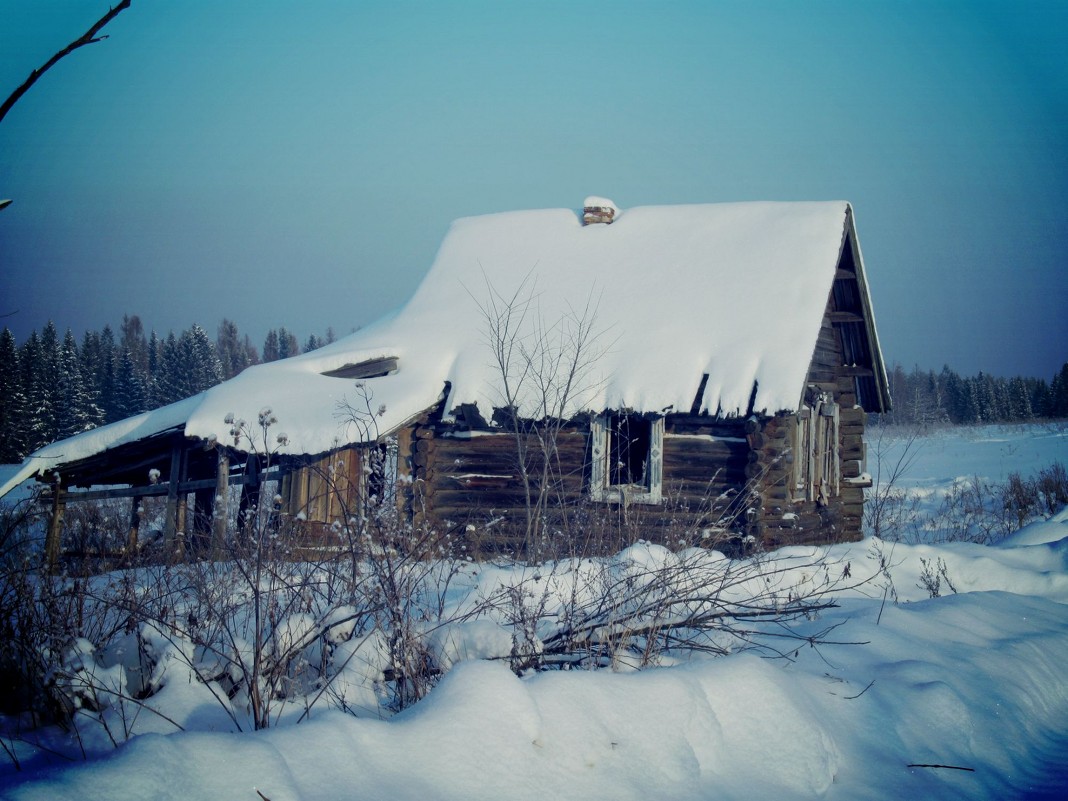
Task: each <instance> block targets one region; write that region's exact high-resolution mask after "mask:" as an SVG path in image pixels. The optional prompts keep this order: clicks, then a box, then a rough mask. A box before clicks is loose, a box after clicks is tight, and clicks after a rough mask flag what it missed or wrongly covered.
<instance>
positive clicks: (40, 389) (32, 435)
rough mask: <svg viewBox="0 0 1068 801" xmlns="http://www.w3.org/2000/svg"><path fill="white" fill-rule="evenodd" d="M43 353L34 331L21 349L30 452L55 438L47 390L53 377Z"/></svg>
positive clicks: (25, 428)
mask: <svg viewBox="0 0 1068 801" xmlns="http://www.w3.org/2000/svg"><path fill="white" fill-rule="evenodd" d="M41 354H42V349H41V338H40V336H39V335H38V334H37V332H36V331H33V332H31V333H30V336H29V338H28V339H27V340H26V341H25V342H23V343H22V347H21V348H20V349H19V366H20V367H21V368H22V386H23V393H24V395H25V397H26V414H25V416H24V417H23V426H22V440H23V441H24V442H25V448H26V451H27V452H28V453H29V452H33V451H35V450H37V449H38V448H40V447H41V446H42V445H45V444H47V443H49V442H51V441H52V438H51V431H50V429H49V426H50V421H51V419H52V416H53V415H52V408H51V393H50V392H49V391H48V382H49V380H50V378H49V376H48V375H47V372H48V371H47V366H46V364H45V361H44V359H43V358H42V355H41Z"/></svg>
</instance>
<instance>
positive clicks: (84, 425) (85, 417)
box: [56, 328, 93, 439]
mask: <svg viewBox="0 0 1068 801" xmlns="http://www.w3.org/2000/svg"><path fill="white" fill-rule="evenodd" d="M56 386H57V387H58V393H57V394H58V401H57V403H56V438H57V439H66V438H67V437H72V436H74V435H75V434H80V433H81V432H83V431H86V430H87V429H90V428H92V427H93V421H92V419H91V417H92V414H91V411H90V407H91V405H92V402H91V400H90V397H89V394H88V393H87V392H86V391H85V388H84V385H83V384H82V367H81V363H80V359H79V358H78V343H77V342H76V341H75V339H74V334H73V333H71V330H70V329H69V328H68V329H67V333H66V335H65V336H64V337H63V345H62V347H61V349H60V356H59V359H58V364H57V381H56Z"/></svg>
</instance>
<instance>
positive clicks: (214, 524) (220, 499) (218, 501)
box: [211, 448, 230, 559]
mask: <svg viewBox="0 0 1068 801" xmlns="http://www.w3.org/2000/svg"><path fill="white" fill-rule="evenodd" d="M229 502H230V454H228V453H227V452H226V449H225V448H220V449H219V468H218V472H217V473H216V477H215V503H214V509H213V510H212V515H213V517H212V521H211V558H213V559H217V558H218V557H219V554H221V553H222V550H223V545H224V544H225V542H226V522H227V517H228V516H229V508H230V503H229Z"/></svg>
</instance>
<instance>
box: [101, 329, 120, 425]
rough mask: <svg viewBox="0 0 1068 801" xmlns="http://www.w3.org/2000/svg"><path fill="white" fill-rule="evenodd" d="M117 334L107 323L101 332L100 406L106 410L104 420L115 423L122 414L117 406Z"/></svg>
mask: <svg viewBox="0 0 1068 801" xmlns="http://www.w3.org/2000/svg"><path fill="white" fill-rule="evenodd" d="M117 361H118V359H117V357H116V353H115V334H114V332H112V330H111V326H110V325H105V326H104V330H103V331H101V332H100V367H99V369H100V381H99V384H100V400H99V401H98V403H99V404H100V408H101V409H103V410H104V420H105V422H108V423H114V422H115V421H116V420H121V419H122V416H121V415H120V414H119V411H118V409H116V408H115V364H116V362H117Z"/></svg>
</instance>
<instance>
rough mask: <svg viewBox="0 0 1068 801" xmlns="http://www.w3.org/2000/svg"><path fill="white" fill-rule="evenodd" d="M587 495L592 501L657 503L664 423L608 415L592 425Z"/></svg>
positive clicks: (629, 416) (600, 417) (661, 467)
mask: <svg viewBox="0 0 1068 801" xmlns="http://www.w3.org/2000/svg"><path fill="white" fill-rule="evenodd" d="M590 434H591V439H592V444H591V457H592V461H591V468H590V495H591V497H592V498H593V499H594V500H600V501H614V502H623V503H659V502H660V498H661V483H662V475H663V463H664V462H663V450H664V448H663V443H664V419H663V418H662V417H661V418H651V417H644V416H642V415H638V414H625V413H611V414H604V415H599V416H598V417H595V418H594V419H593V421H592V422H591V426H590Z"/></svg>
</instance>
